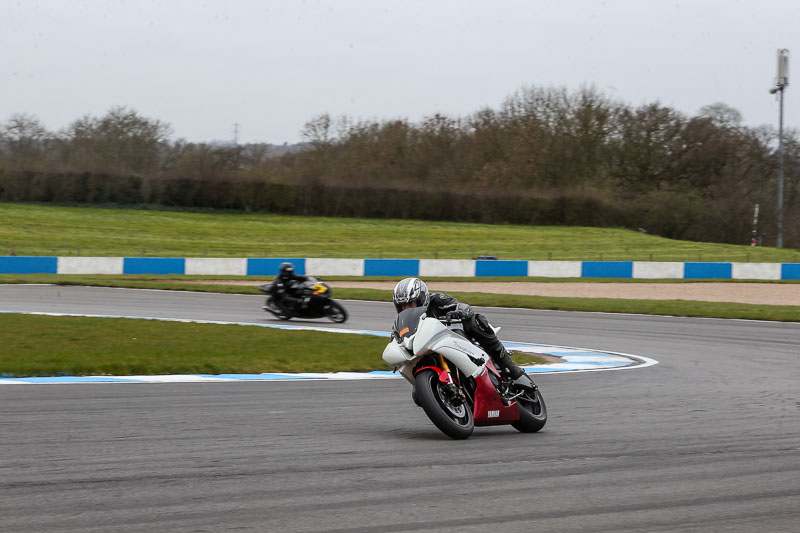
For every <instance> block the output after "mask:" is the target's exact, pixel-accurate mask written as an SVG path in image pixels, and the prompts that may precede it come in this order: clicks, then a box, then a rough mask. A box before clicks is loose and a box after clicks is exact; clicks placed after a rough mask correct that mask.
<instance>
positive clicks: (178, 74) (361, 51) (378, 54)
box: [0, 0, 800, 143]
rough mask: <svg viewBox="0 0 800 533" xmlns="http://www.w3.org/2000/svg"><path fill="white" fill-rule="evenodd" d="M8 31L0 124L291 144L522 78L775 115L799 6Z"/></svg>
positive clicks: (233, 20) (206, 11)
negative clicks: (780, 65)
mask: <svg viewBox="0 0 800 533" xmlns="http://www.w3.org/2000/svg"><path fill="white" fill-rule="evenodd" d="M0 30H2V31H0V48H1V49H2V51H1V52H0V121H5V120H6V119H7V118H8V117H9V116H10V115H11V114H12V113H29V114H32V115H35V116H37V117H38V118H39V119H40V120H41V121H42V122H43V123H44V124H45V126H46V127H47V128H48V129H51V130H57V129H60V128H62V127H64V126H66V125H67V124H69V123H70V122H72V121H73V120H75V119H77V118H79V117H81V116H83V115H85V114H91V115H96V116H99V115H102V114H104V113H105V112H106V111H107V110H108V109H109V108H111V107H112V106H115V105H123V106H128V107H130V108H133V109H135V110H137V111H138V112H139V113H141V114H142V115H144V116H146V117H149V118H155V119H159V120H162V121H165V122H168V123H169V124H171V125H172V128H173V130H174V136H173V138H175V139H178V138H185V139H187V140H189V141H210V140H215V139H216V140H219V139H232V138H233V128H234V126H233V125H234V123H238V124H239V141H240V142H270V143H283V142H290V143H292V142H297V141H298V140H300V135H299V134H300V130H301V129H302V127H303V124H304V123H305V122H306V121H308V120H309V119H310V118H312V117H313V116H315V115H317V114H319V113H324V112H327V113H330V114H331V115H334V116H338V115H347V116H349V117H352V118H362V119H391V118H409V119H411V120H414V121H416V120H419V119H420V118H422V117H423V116H427V115H431V114H433V113H436V112H440V113H444V114H448V115H451V116H466V115H469V114H471V113H473V112H474V111H477V110H479V109H480V108H482V107H486V106H488V107H493V108H497V107H499V106H500V104H501V103H502V102H503V100H504V99H505V98H506V97H507V96H509V95H511V94H512V93H514V92H515V91H516V90H518V89H520V88H521V87H523V86H525V85H537V86H555V87H562V86H563V87H567V88H568V89H570V90H574V89H577V88H579V87H580V86H581V85H594V86H595V87H596V88H597V89H599V90H601V91H603V92H604V93H605V94H606V95H607V96H609V97H612V98H614V99H618V100H621V101H624V102H627V103H629V104H632V105H640V104H643V103H649V102H653V101H660V102H661V103H662V104H664V105H668V106H672V107H675V108H677V109H679V110H681V111H683V112H685V113H687V114H695V113H696V112H697V111H698V110H699V109H700V107H702V106H704V105H706V104H711V103H714V102H718V101H721V102H725V103H726V104H728V105H731V106H733V107H735V108H737V109H738V110H739V111H741V112H742V114H743V115H744V120H745V123H747V124H749V125H759V124H764V123H769V124H777V119H778V104H777V102H776V100H775V98H774V97H773V96H770V95H769V94H768V92H767V90H768V89H769V87H770V86H771V84H772V83H773V79H774V77H775V54H776V50H777V49H778V48H788V49H790V51H792V52H793V53H794V54H795V59H796V60H797V61H800V1H798V0H759V1H742V0H738V1H737V0H694V1H688V0H672V1H662V0H607V1H599V0H597V1H589V0H559V1H556V0H553V1H542V0H528V1H523V0H507V1H501V0H496V1H491V2H490V1H469V0H461V1H455V0H395V1H392V2H389V1H383V0H369V1H368V0H362V1H357V0H336V1H334V0H307V1H301V0H282V1H275V0H260V1H257V0H205V1H200V0H160V1H159V0H129V1H126V0H81V1H78V0H72V1H67V0H49V1H48V0H19V1H16V0H0ZM790 64H792V65H793V64H794V59H792V58H790ZM796 72H797V73H798V76H800V68H798V69H797V70H796ZM790 81H792V82H795V83H796V85H797V86H792V87H789V89H787V91H786V113H785V120H786V125H787V127H797V126H798V122H800V120H798V119H800V78H797V77H791V80H790Z"/></svg>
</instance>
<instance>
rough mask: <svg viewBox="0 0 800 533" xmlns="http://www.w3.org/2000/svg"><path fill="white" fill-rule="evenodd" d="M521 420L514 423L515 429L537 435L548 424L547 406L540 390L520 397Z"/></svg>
mask: <svg viewBox="0 0 800 533" xmlns="http://www.w3.org/2000/svg"><path fill="white" fill-rule="evenodd" d="M516 401H517V405H518V406H519V420H517V421H516V422H512V423H511V425H512V426H514V428H515V429H517V430H518V431H521V432H523V433H536V432H537V431H539V430H540V429H542V428H543V427H544V425H545V423H547V406H546V405H545V404H544V398H542V393H541V392H539V389H538V388H537V389H535V390H532V391H526V392H525V393H523V394H522V395H521V396H518V397H517V399H516Z"/></svg>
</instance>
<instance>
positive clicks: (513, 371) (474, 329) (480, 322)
mask: <svg viewBox="0 0 800 533" xmlns="http://www.w3.org/2000/svg"><path fill="white" fill-rule="evenodd" d="M392 301H393V302H394V307H395V309H396V310H397V312H398V313H400V312H401V311H405V310H406V309H410V308H412V307H427V311H426V313H427V315H428V316H432V317H434V318H437V319H442V318H445V319H449V320H461V324H462V326H463V327H464V333H466V334H467V336H468V337H469V338H470V339H472V340H474V341H476V342H477V343H478V344H479V345H480V347H481V348H483V349H484V350H485V351H486V353H488V354H489V355H490V356H491V358H492V360H493V361H494V362H495V364H496V365H497V366H498V367H499V368H500V369H501V370H504V371H505V372H506V373H507V374H508V376H509V377H510V378H511V380H512V381H514V380H516V379H518V378H519V377H520V376H522V375H523V374H525V371H524V370H523V369H521V368H520V367H518V366H517V365H516V364H515V363H514V362H513V361H512V360H511V354H510V353H508V351H507V350H506V349H505V347H504V346H503V344H502V343H501V342H500V339H498V338H497V335H496V334H495V332H494V330H493V329H492V327H491V325H489V321H488V320H486V317H485V316H483V315H481V314H479V313H476V312H475V311H474V310H473V309H472V308H471V307H470V306H469V305H467V304H463V303H460V302H459V301H458V300H456V299H455V298H453V297H452V296H450V295H448V294H443V293H441V292H434V293H433V294H431V293H430V292H428V286H427V285H425V282H424V281H422V280H421V279H419V278H405V279H402V280H400V282H399V283H398V284H397V285H396V286H395V288H394V294H393V295H392Z"/></svg>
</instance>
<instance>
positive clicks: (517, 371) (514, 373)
mask: <svg viewBox="0 0 800 533" xmlns="http://www.w3.org/2000/svg"><path fill="white" fill-rule="evenodd" d="M492 359H494V362H495V363H497V366H499V367H500V368H501V370H503V371H505V373H506V374H508V376H509V377H510V378H511V381H516V380H518V379H519V378H520V377H522V376H523V375H524V374H525V371H524V370H523V369H521V368H520V367H518V366H517V364H516V363H515V362H514V361H512V360H511V354H510V353H509V352H508V350H506V349H505V348H503V349H502V351H501V352H500V353H499V354H498V355H495V356H494V357H492Z"/></svg>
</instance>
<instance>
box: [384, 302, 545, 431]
mask: <svg viewBox="0 0 800 533" xmlns="http://www.w3.org/2000/svg"><path fill="white" fill-rule="evenodd" d="M498 330H499V328H498V329H496V330H495V331H498ZM383 360H384V361H386V362H387V363H388V364H389V365H390V366H392V367H394V368H395V370H399V371H400V374H401V375H402V376H403V377H404V378H406V380H408V381H409V382H410V383H411V385H412V387H413V390H412V394H411V397H412V399H413V400H414V402H415V403H416V404H417V405H419V406H420V407H422V409H423V410H424V411H425V414H426V415H428V418H430V420H431V422H433V423H434V425H436V427H437V428H439V429H440V430H441V431H442V433H444V434H445V435H447V436H449V437H452V438H454V439H466V438H467V437H469V436H470V435H471V434H472V431H473V429H474V427H475V426H492V425H499V424H510V425H511V426H513V427H514V428H515V429H517V430H519V431H521V432H524V433H534V432H536V431H539V430H540V429H542V428H543V427H544V425H545V423H546V422H547V407H546V406H545V403H544V398H542V394H541V392H540V391H539V388H538V387H537V386H536V384H535V383H534V382H533V380H532V379H531V378H530V377H529V376H528V375H527V374H523V375H522V376H521V377H519V378H518V379H517V380H515V381H513V382H512V381H510V380H509V379H504V376H503V375H501V373H500V372H498V370H497V368H496V367H495V364H494V362H493V361H492V359H491V357H490V356H489V355H488V354H487V353H486V352H485V351H483V350H482V349H481V348H480V347H479V346H477V345H475V344H474V343H473V342H471V341H470V340H469V339H468V338H467V336H466V334H465V333H464V328H463V325H462V324H461V321H460V320H452V321H451V320H446V319H443V320H439V319H436V318H433V317H429V316H426V309H425V308H411V309H406V310H405V311H402V312H401V313H400V314H398V315H397V319H396V320H395V323H394V329H393V339H392V341H391V342H389V344H388V345H387V346H386V348H385V349H384V351H383Z"/></svg>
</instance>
